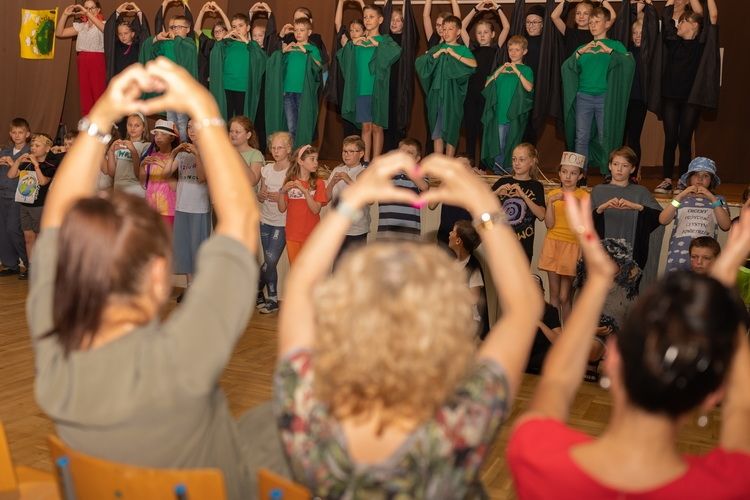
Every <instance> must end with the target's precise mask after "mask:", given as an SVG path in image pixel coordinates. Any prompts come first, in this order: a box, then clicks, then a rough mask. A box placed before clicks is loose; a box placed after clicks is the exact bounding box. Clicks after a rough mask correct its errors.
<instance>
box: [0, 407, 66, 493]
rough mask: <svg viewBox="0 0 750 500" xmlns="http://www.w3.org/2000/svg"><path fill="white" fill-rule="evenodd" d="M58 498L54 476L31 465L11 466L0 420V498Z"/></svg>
mask: <svg viewBox="0 0 750 500" xmlns="http://www.w3.org/2000/svg"><path fill="white" fill-rule="evenodd" d="M27 498H28V499H34V500H58V499H59V498H60V497H59V495H58V493H57V485H56V484H55V477H54V476H53V475H52V474H50V473H48V472H42V471H39V470H36V469H32V468H31V467H25V466H23V465H20V466H13V458H12V457H11V455H10V447H9V446H8V440H7V437H6V435H5V428H4V427H3V424H2V422H0V500H23V499H27Z"/></svg>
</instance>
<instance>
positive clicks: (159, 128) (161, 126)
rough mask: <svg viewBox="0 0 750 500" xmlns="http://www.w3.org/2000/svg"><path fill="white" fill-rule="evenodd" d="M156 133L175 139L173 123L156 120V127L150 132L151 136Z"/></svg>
mask: <svg viewBox="0 0 750 500" xmlns="http://www.w3.org/2000/svg"><path fill="white" fill-rule="evenodd" d="M156 132H164V133H165V134H169V135H173V136H175V137H177V132H175V128H174V122H172V121H169V120H156V125H155V126H154V128H153V129H152V130H151V135H153V134H155V133H156Z"/></svg>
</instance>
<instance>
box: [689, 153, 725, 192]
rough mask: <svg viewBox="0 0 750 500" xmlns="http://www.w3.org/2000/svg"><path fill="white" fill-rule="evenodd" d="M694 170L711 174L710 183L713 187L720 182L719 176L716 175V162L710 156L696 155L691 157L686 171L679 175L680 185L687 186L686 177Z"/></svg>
mask: <svg viewBox="0 0 750 500" xmlns="http://www.w3.org/2000/svg"><path fill="white" fill-rule="evenodd" d="M695 172H708V173H709V174H711V177H712V178H713V182H712V184H713V186H714V187H716V186H718V185H719V184H721V179H719V176H718V175H716V162H715V161H713V160H712V159H710V158H706V157H703V156H698V157H697V158H693V161H691V162H690V165H689V166H688V171H687V172H685V173H684V174H682V177H680V185H681V186H687V185H688V178H689V177H690V175H691V174H694V173H695Z"/></svg>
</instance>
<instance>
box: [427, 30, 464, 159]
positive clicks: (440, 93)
mask: <svg viewBox="0 0 750 500" xmlns="http://www.w3.org/2000/svg"><path fill="white" fill-rule="evenodd" d="M441 48H443V47H441V46H440V45H437V46H435V47H433V48H431V49H430V50H428V51H427V53H426V54H424V55H421V56H419V57H417V60H416V61H414V66H415V68H416V70H417V76H418V77H419V83H421V84H422V89H424V92H425V94H426V99H425V101H426V103H427V121H428V123H429V125H430V129H429V131H428V133H429V134H430V135H432V131H433V130H435V124H436V123H437V117H438V110H439V109H440V108H441V107H442V110H443V134H442V135H443V137H442V139H443V140H444V141H445V142H446V143H447V144H450V145H451V146H454V147H456V146H458V132H459V129H460V127H461V120H462V119H463V117H464V99H465V98H466V89H467V87H468V83H469V77H470V76H471V74H472V73H474V71H475V68H471V67H469V66H467V65H465V64H463V63H460V62H458V60H457V59H456V58H454V57H451V56H440V57H438V58H437V59H435V58H434V57H432V54H434V53H435V52H437V51H438V50H440V49H441Z"/></svg>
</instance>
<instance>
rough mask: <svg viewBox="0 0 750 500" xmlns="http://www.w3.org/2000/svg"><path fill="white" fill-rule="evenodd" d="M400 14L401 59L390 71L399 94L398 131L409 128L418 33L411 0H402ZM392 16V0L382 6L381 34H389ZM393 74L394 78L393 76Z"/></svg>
mask: <svg viewBox="0 0 750 500" xmlns="http://www.w3.org/2000/svg"><path fill="white" fill-rule="evenodd" d="M401 12H402V15H403V17H404V28H403V30H402V31H401V57H400V58H399V60H398V62H397V63H396V64H395V67H394V68H393V69H395V71H393V70H391V78H396V79H397V81H398V89H399V92H397V93H396V94H395V99H396V126H397V128H398V129H399V130H406V129H407V128H408V127H409V122H410V119H411V106H412V102H414V60H415V59H416V57H417V46H418V45H419V38H418V37H419V32H418V31H417V21H416V19H414V11H413V10H412V7H411V0H404V3H403V6H402V10H401ZM392 14H393V0H387V1H386V3H385V5H384V6H383V24H382V28H383V29H382V32H383V34H389V35H390V34H391V32H390V27H391V15H392ZM394 73H395V76H393V75H394ZM391 99H394V95H393V94H391Z"/></svg>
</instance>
